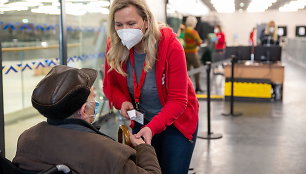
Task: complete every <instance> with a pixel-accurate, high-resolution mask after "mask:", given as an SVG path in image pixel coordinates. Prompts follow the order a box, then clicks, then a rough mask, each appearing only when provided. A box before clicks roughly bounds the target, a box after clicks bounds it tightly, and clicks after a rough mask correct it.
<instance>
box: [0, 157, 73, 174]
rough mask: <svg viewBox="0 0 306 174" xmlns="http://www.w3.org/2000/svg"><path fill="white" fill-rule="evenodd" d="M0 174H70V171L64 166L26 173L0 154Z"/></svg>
mask: <svg viewBox="0 0 306 174" xmlns="http://www.w3.org/2000/svg"><path fill="white" fill-rule="evenodd" d="M0 173H3V174H71V171H70V169H69V168H68V167H67V166H65V165H56V166H52V167H50V168H49V169H46V170H44V171H41V172H37V171H27V170H23V169H20V168H18V167H17V166H15V165H14V164H13V163H12V162H11V161H10V160H8V159H6V158H5V157H3V156H2V155H1V154H0Z"/></svg>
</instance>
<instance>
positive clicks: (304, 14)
mask: <svg viewBox="0 0 306 174" xmlns="http://www.w3.org/2000/svg"><path fill="white" fill-rule="evenodd" d="M210 15H216V16H218V17H219V20H220V22H221V26H222V27H223V30H224V32H225V35H226V40H227V45H247V44H248V38H249V34H250V32H251V29H252V28H253V27H254V26H256V24H261V23H267V22H269V21H270V20H274V21H275V22H276V24H277V25H285V26H287V32H288V33H287V36H288V38H294V37H295V26H296V25H306V10H301V11H298V12H278V11H268V12H263V13H246V12H243V13H239V12H237V13H232V14H218V13H214V14H213V13H211V14H210ZM235 35H236V36H238V39H237V42H236V43H234V39H233V38H234V36H235Z"/></svg>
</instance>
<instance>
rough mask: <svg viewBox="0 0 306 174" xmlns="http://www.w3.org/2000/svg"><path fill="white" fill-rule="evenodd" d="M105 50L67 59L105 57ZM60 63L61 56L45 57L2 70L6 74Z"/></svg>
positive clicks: (3, 67) (71, 60)
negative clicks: (41, 59)
mask: <svg viewBox="0 0 306 174" xmlns="http://www.w3.org/2000/svg"><path fill="white" fill-rule="evenodd" d="M104 56H105V52H101V53H95V54H88V55H86V54H82V55H80V56H72V57H69V58H68V59H67V63H71V62H78V61H84V60H88V59H97V58H104ZM55 65H59V58H55V59H45V60H43V61H37V62H31V63H26V64H20V63H18V64H16V65H5V66H2V72H3V73H4V74H5V75H6V74H9V73H13V72H15V73H18V72H24V71H25V70H35V69H38V68H45V67H52V66H55Z"/></svg>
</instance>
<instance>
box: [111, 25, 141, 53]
mask: <svg viewBox="0 0 306 174" xmlns="http://www.w3.org/2000/svg"><path fill="white" fill-rule="evenodd" d="M117 34H118V36H119V38H120V39H121V42H122V44H123V45H124V46H126V47H127V49H131V48H132V47H133V46H135V45H136V44H138V43H139V42H140V41H141V39H142V37H143V33H142V31H141V30H140V29H120V30H117Z"/></svg>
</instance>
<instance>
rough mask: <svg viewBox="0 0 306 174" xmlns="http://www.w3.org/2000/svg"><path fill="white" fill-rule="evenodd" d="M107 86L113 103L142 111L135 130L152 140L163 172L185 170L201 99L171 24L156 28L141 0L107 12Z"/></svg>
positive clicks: (119, 3) (121, 2) (116, 4)
mask: <svg viewBox="0 0 306 174" xmlns="http://www.w3.org/2000/svg"><path fill="white" fill-rule="evenodd" d="M109 37H110V40H109V41H110V42H109V43H108V47H107V50H106V55H107V58H106V62H105V65H106V66H105V78H104V84H103V90H104V93H105V95H106V97H107V98H108V99H109V101H110V103H111V105H113V106H115V107H116V108H117V109H119V110H121V114H122V115H123V116H124V117H126V118H128V119H129V116H128V114H127V111H129V110H132V109H137V110H138V111H140V112H142V113H143V114H144V124H143V125H142V124H140V123H138V122H134V121H132V124H131V127H132V130H133V133H137V134H136V135H137V136H138V137H139V138H140V137H143V138H144V140H145V142H146V143H150V142H151V143H152V145H153V146H154V148H155V150H156V153H157V157H158V160H159V163H160V166H161V169H162V173H165V174H187V173H188V168H189V164H190V160H191V156H192V152H193V149H194V145H195V140H196V135H197V124H198V111H199V110H198V109H199V105H198V101H197V98H196V96H195V92H194V89H193V86H192V82H191V80H190V79H189V77H188V75H187V68H186V59H185V56H184V50H183V47H182V45H181V44H180V42H179V41H178V40H177V38H176V34H175V33H174V32H173V31H172V29H170V28H166V27H163V28H161V29H159V28H158V26H157V24H156V22H155V20H154V16H153V15H152V13H151V11H150V10H149V9H148V6H147V4H146V3H145V2H144V1H143V0H114V1H113V3H112V4H111V7H110V13H109Z"/></svg>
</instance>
